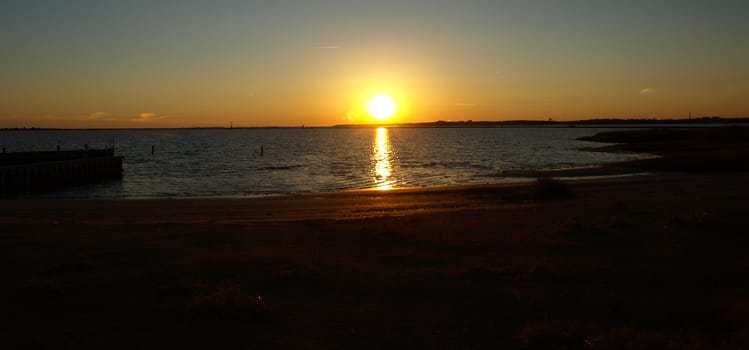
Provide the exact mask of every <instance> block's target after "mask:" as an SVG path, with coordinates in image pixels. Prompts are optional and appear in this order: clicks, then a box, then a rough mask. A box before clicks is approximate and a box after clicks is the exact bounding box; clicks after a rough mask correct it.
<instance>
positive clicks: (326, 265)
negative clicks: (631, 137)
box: [0, 173, 749, 349]
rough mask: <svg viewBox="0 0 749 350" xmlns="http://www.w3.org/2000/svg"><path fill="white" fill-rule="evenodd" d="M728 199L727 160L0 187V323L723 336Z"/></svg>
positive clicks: (663, 344) (545, 339)
mask: <svg viewBox="0 0 749 350" xmlns="http://www.w3.org/2000/svg"><path fill="white" fill-rule="evenodd" d="M747 203H749V178H747V176H746V174H745V173H717V174H692V175H671V176H645V177H626V178H615V179H602V180H585V181H570V182H564V183H558V182H555V181H551V182H550V183H529V184H515V185H485V186H470V187H451V188H424V189H406V190H397V191H353V192H341V193H325V194H310V195H299V196H283V197H268V198H255V199H182V200H127V201H63V200H59V201H34V200H2V201H0V225H2V226H1V227H2V230H0V232H1V233H0V240H2V244H1V245H0V256H2V257H3V264H2V274H3V276H4V281H3V283H2V287H1V288H0V298H2V299H0V300H2V309H3V310H4V317H3V322H2V326H1V327H0V339H2V342H3V343H5V344H6V345H9V346H10V347H5V346H4V348H76V349H80V348H92V349H93V348H164V347H169V348H172V347H188V348H194V347H195V348H204V347H219V348H228V347H241V348H307V349H351V348H369V349H379V348H438V349H439V348H443V349H455V348H525V349H542V348H565V349H588V348H590V349H613V348H617V349H620V348H622V347H621V346H624V345H623V344H630V345H631V346H634V347H629V348H652V347H655V348H660V349H664V348H666V349H667V348H694V349H702V348H713V349H714V348H726V349H733V348H737V349H738V348H740V346H742V344H746V343H747V342H748V341H749V335H748V334H749V333H748V332H749V327H748V326H749V323H748V321H749V281H748V280H747V279H746V278H745V277H746V276H747V272H749V258H747V255H746V247H747V246H748V245H747V244H749V238H747V236H746V234H745V232H744V231H745V228H746V227H747V225H748V224H749V218H748V217H747V215H746V209H747ZM632 344H634V345H632ZM553 346H556V347H553Z"/></svg>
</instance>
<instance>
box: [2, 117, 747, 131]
mask: <svg viewBox="0 0 749 350" xmlns="http://www.w3.org/2000/svg"><path fill="white" fill-rule="evenodd" d="M725 124H749V117H735V118H733V117H700V118H691V119H686V118H685V119H653V118H635V119H618V118H602V119H582V120H570V121H556V120H505V121H473V120H465V121H463V120H461V121H444V120H438V121H434V122H422V123H393V124H337V125H331V126H305V125H299V126H234V127H225V126H205V127H163V128H44V127H28V128H0V131H44V130H59V131H67V130H175V129H179V130H233V129H331V128H332V129H349V128H377V127H388V128H495V127H523V128H533V127H581V128H598V127H607V128H617V127H620V128H635V127H646V126H656V127H680V128H684V127H705V126H720V125H725Z"/></svg>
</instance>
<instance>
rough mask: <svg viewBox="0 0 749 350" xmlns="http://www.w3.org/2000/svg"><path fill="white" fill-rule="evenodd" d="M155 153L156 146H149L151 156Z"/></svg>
mask: <svg viewBox="0 0 749 350" xmlns="http://www.w3.org/2000/svg"><path fill="white" fill-rule="evenodd" d="M155 153H156V146H151V155H154V154H155Z"/></svg>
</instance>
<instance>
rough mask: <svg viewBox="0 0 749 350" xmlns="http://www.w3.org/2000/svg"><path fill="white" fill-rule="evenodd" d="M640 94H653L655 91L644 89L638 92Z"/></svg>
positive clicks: (649, 88) (648, 88)
mask: <svg viewBox="0 0 749 350" xmlns="http://www.w3.org/2000/svg"><path fill="white" fill-rule="evenodd" d="M640 93H641V94H654V93H655V89H653V88H651V87H646V88H644V89H642V90H640Z"/></svg>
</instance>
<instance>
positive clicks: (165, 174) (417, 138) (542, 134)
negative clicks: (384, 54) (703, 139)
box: [0, 128, 642, 198]
mask: <svg viewBox="0 0 749 350" xmlns="http://www.w3.org/2000/svg"><path fill="white" fill-rule="evenodd" d="M605 130H608V129H605V128H600V129H599V128H466V129H464V128H390V129H377V128H360V129H333V128H322V129H316V128H306V129H170V130H81V131H74V130H69V131H52V130H35V131H2V132H0V145H1V146H4V147H6V148H7V150H8V152H14V151H40V150H53V149H55V148H56V146H57V144H58V143H59V144H60V145H61V147H62V149H81V148H83V146H84V144H88V145H89V147H93V148H103V147H106V146H107V145H109V143H110V141H111V140H114V141H115V142H116V153H117V154H118V155H122V156H124V157H125V162H124V168H125V175H124V177H123V179H122V180H121V181H120V180H116V181H107V182H103V183H98V184H92V185H84V186H78V187H71V188H65V189H61V190H57V191H54V192H49V193H43V194H35V195H34V196H35V197H52V198H141V197H185V196H246V195H268V194H282V193H304V192H323V191H339V190H349V189H366V188H380V189H390V188H399V187H418V186H438V185H455V184H477V183H493V182H508V181H518V180H519V179H518V178H517V177H511V176H509V175H506V174H507V171H508V170H528V169H560V168H573V167H587V166H594V165H598V164H603V163H609V162H615V161H621V160H628V159H635V158H638V157H642V155H634V154H609V153H599V152H587V151H581V150H580V149H581V148H583V147H589V146H598V145H600V144H593V143H589V142H583V141H577V140H576V138H578V137H581V136H586V135H592V134H594V133H597V132H600V131H605ZM152 146H154V147H155V154H153V155H152V154H151V147H152ZM261 147H262V154H261Z"/></svg>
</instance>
